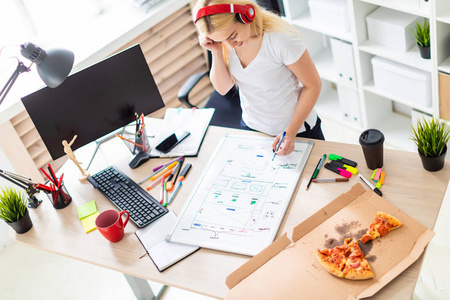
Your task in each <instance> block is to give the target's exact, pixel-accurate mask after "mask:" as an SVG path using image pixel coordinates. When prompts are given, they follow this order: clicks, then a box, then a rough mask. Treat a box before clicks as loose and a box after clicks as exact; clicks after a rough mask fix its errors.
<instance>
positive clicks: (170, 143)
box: [156, 130, 190, 153]
mask: <svg viewBox="0 0 450 300" xmlns="http://www.w3.org/2000/svg"><path fill="white" fill-rule="evenodd" d="M189 134H190V132H188V131H185V130H177V131H175V133H173V134H171V135H170V136H169V137H167V138H166V139H165V140H164V141H162V142H161V143H160V144H159V145H158V146H156V150H158V151H161V152H162V153H167V152H169V151H170V150H172V149H173V147H175V146H176V145H178V144H179V143H180V142H181V141H182V140H184V139H185V138H186V137H187V136H188V135H189Z"/></svg>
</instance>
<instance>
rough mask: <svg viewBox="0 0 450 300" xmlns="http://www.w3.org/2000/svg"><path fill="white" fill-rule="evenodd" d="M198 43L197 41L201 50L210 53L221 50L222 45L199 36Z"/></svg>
mask: <svg viewBox="0 0 450 300" xmlns="http://www.w3.org/2000/svg"><path fill="white" fill-rule="evenodd" d="M198 41H199V44H200V46H202V47H203V48H205V49H207V50H209V51H211V52H216V51H221V50H222V43H218V42H214V41H213V40H212V39H210V38H209V37H207V36H204V35H200V36H199V37H198Z"/></svg>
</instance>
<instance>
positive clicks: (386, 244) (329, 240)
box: [226, 183, 434, 300]
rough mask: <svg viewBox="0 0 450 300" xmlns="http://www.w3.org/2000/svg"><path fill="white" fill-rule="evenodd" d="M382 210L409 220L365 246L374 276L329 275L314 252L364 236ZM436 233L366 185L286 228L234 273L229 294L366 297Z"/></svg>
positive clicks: (241, 296)
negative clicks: (347, 276) (354, 278)
mask: <svg viewBox="0 0 450 300" xmlns="http://www.w3.org/2000/svg"><path fill="white" fill-rule="evenodd" d="M378 211H383V212H386V213H388V214H390V215H392V216H394V217H396V218H398V219H399V220H400V221H402V222H403V226H402V227H400V228H397V229H394V230H393V231H391V232H389V233H388V234H387V235H385V236H383V237H381V238H377V239H376V240H373V241H369V242H368V243H366V244H362V243H360V245H361V249H362V251H363V252H364V254H365V256H366V258H367V260H368V261H369V263H370V266H371V268H372V271H373V273H374V278H372V279H368V280H358V281H355V280H348V279H342V278H338V277H335V276H333V275H331V274H329V273H328V272H327V271H325V269H324V268H323V267H322V266H321V265H320V264H319V262H318V261H317V259H316V257H315V255H314V251H315V250H317V249H324V248H334V247H335V246H338V245H340V244H342V243H344V239H346V238H352V239H359V238H360V237H361V236H363V235H364V233H366V231H367V230H368V228H369V225H370V224H371V223H372V221H373V220H374V219H375V216H376V214H377V212H378ZM433 236H434V232H433V231H431V230H430V229H428V228H426V227H425V226H423V225H422V224H420V223H419V222H417V221H416V220H414V219H413V218H411V217H410V216H408V215H407V214H406V213H404V212H403V211H401V210H399V209H398V208H397V207H395V206H394V205H393V204H391V203H390V202H388V201H387V200H385V199H384V198H382V197H380V196H378V195H377V194H375V193H374V192H373V191H371V190H365V189H364V188H363V187H362V185H361V184H359V183H358V184H355V185H354V186H353V187H351V189H350V190H349V191H348V192H346V193H344V194H342V195H340V196H339V197H337V198H336V199H335V200H333V201H331V202H330V203H329V204H327V205H326V206H324V207H323V208H322V209H320V210H319V211H317V212H316V213H315V214H313V215H312V216H311V217H309V218H307V219H306V220H305V221H303V222H302V223H300V224H299V225H297V226H296V227H294V228H293V230H292V231H289V232H286V233H284V234H283V235H282V236H280V237H279V238H278V239H276V240H275V241H274V242H273V243H272V244H270V245H269V246H268V247H267V248H265V249H264V250H263V251H261V252H260V253H258V254H257V255H256V256H254V257H253V258H251V259H250V260H249V261H247V262H246V263H245V264H244V265H242V266H241V267H239V268H238V269H237V270H235V271H234V272H233V273H231V274H230V275H229V276H228V277H227V279H226V284H227V286H228V287H229V288H230V291H229V292H228V294H227V297H226V299H299V298H301V299H327V300H328V299H362V298H366V297H370V296H373V295H374V294H375V293H376V292H378V291H379V290H380V289H382V288H383V287H384V286H385V285H386V284H388V283H389V282H390V281H392V280H393V279H394V278H395V277H397V276H398V275H399V274H400V273H401V272H403V271H404V270H405V269H406V268H408V267H409V266H410V265H411V264H413V263H414V262H415V261H416V260H417V259H418V258H419V257H420V255H421V254H422V253H423V251H424V249H425V246H426V245H427V244H428V243H429V242H430V241H431V239H432V238H433Z"/></svg>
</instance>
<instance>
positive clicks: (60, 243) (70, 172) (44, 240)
mask: <svg viewBox="0 0 450 300" xmlns="http://www.w3.org/2000/svg"><path fill="white" fill-rule="evenodd" d="M226 133H233V134H241V135H255V134H257V135H260V134H259V133H255V132H250V131H241V130H233V129H228V128H220V127H210V128H209V129H208V132H207V134H206V137H205V140H204V142H203V145H202V147H201V151H200V153H199V156H198V157H195V158H187V162H190V163H192V164H193V167H192V169H191V171H190V173H189V174H188V176H187V178H186V180H185V182H184V184H183V187H182V188H181V189H180V191H179V193H178V195H177V197H176V198H175V200H174V202H173V203H172V205H171V207H170V209H171V210H173V211H175V212H176V213H178V212H179V211H180V210H181V208H182V206H183V204H184V201H185V200H186V199H187V197H188V195H189V193H190V191H191V188H192V187H193V186H194V184H195V182H196V180H197V178H198V177H199V176H200V174H201V172H202V170H203V166H205V165H206V163H207V162H208V160H209V157H210V155H211V154H212V152H213V151H214V149H215V147H216V145H217V143H218V142H219V140H220V139H221V137H222V136H223V135H224V134H226ZM80 150H81V151H77V153H76V156H77V158H78V159H79V160H80V161H85V162H87V161H89V158H90V155H91V153H92V148H91V149H90V148H89V147H87V148H86V149H80ZM324 153H325V154H330V153H334V154H338V155H341V156H344V157H346V158H350V159H352V160H355V161H357V162H358V168H359V171H360V173H361V174H362V175H363V176H365V177H367V178H368V177H370V175H371V174H372V171H371V170H369V169H368V168H367V167H366V164H365V161H364V157H363V153H362V150H361V147H360V146H358V145H349V144H340V143H332V142H323V141H315V146H314V147H313V150H312V153H311V155H310V158H309V160H308V162H307V164H306V166H305V169H304V171H303V174H302V176H301V178H300V183H304V181H307V180H309V178H310V176H311V174H312V173H313V170H314V168H315V167H316V164H317V162H318V161H319V159H320V158H321V157H322V155H323V154H324ZM131 158H132V155H131V153H130V152H129V151H128V149H127V147H126V146H125V145H124V144H123V142H122V141H121V140H119V139H112V140H110V141H108V142H106V143H104V144H103V145H102V146H101V147H100V149H99V151H98V153H97V155H96V157H95V159H94V161H93V163H92V165H91V168H90V170H89V171H90V173H91V174H94V173H96V172H98V171H100V170H102V169H104V168H106V167H107V166H110V165H115V166H117V167H118V168H119V169H120V170H122V171H123V172H124V173H126V174H127V175H128V176H130V177H131V178H132V179H134V180H135V181H139V180H140V179H141V178H143V177H145V176H147V175H148V174H149V173H151V170H152V169H153V168H154V167H156V166H158V165H160V164H161V163H163V162H167V161H169V159H152V160H150V161H148V162H147V163H145V164H144V165H142V166H141V167H139V168H138V169H135V170H132V169H130V168H129V167H128V162H129V161H130V160H131ZM383 170H385V171H386V183H385V185H383V187H382V191H383V197H384V198H385V199H386V200H388V201H390V202H392V203H393V204H394V205H396V206H397V207H399V208H400V209H402V210H403V211H404V212H406V213H407V214H409V215H410V216H412V217H413V218H415V219H416V220H418V221H419V222H421V223H422V224H423V225H425V226H427V227H429V228H433V227H434V224H435V221H436V218H437V215H438V212H439V208H440V206H441V203H442V199H443V197H444V193H445V190H446V187H447V184H448V181H449V177H450V167H449V164H448V163H446V165H445V167H444V169H443V170H441V171H439V172H435V173H431V172H427V171H425V170H424V169H423V168H422V165H421V162H420V158H419V156H418V154H416V153H409V152H403V151H396V150H385V151H384V167H383ZM60 172H64V173H65V176H64V180H65V184H66V186H67V188H68V190H69V193H70V194H71V195H72V197H73V202H72V203H71V204H70V205H69V206H68V207H66V208H64V209H62V210H55V209H54V208H53V207H52V206H51V204H50V202H49V200H48V199H45V201H44V203H43V204H42V205H41V206H40V207H39V208H38V209H36V210H32V211H31V218H32V220H33V225H34V226H33V228H32V229H31V230H30V231H29V232H28V233H26V234H23V235H18V234H17V235H16V234H15V232H13V231H12V230H11V235H12V238H13V239H14V240H16V241H18V242H20V243H23V244H26V245H29V246H33V247H37V248H39V249H43V250H47V251H50V252H53V253H56V254H60V255H64V256H68V257H72V258H75V259H78V260H81V261H85V262H88V263H92V264H95V265H99V266H102V267H105V268H109V269H113V270H116V271H120V272H123V273H125V274H129V275H132V276H136V277H140V278H144V279H148V280H151V281H155V282H160V283H164V284H166V285H169V286H174V287H178V288H182V289H185V290H189V291H193V292H196V293H200V294H204V295H207V296H211V297H216V298H224V297H225V296H226V294H227V291H228V288H227V286H226V285H225V278H226V276H227V275H228V274H230V273H231V272H233V271H234V270H235V269H237V268H238V267H239V266H241V265H242V264H243V263H244V262H246V261H247V260H248V259H249V257H248V256H243V255H237V254H232V253H225V252H221V251H214V250H209V249H201V250H200V251H198V252H196V253H195V254H193V255H191V256H189V257H188V258H186V259H184V260H183V261H181V262H179V263H177V264H176V265H175V266H173V267H171V268H169V269H168V270H166V271H164V272H163V273H159V272H158V270H157V269H156V267H155V266H154V265H153V263H152V262H151V260H150V259H149V258H148V257H144V258H142V259H139V257H140V256H141V255H142V254H144V252H145V251H144V248H143V247H142V245H141V244H140V243H139V241H138V239H137V238H136V236H135V234H134V232H135V231H136V230H137V227H135V226H134V224H132V223H131V222H130V223H129V225H128V226H127V227H126V230H125V237H124V238H123V240H122V241H120V242H118V243H115V244H113V243H109V242H108V241H107V240H106V239H104V238H103V237H102V236H101V235H100V233H99V232H98V231H97V230H95V231H93V232H91V233H89V234H86V233H85V232H84V230H83V228H82V226H81V223H80V221H79V220H78V218H77V210H76V207H77V206H79V205H82V204H84V203H86V202H89V201H91V200H95V201H96V203H97V208H98V210H99V211H100V212H101V211H104V210H106V209H111V208H113V207H114V206H113V205H112V204H111V203H110V202H109V201H108V200H107V199H105V197H103V196H102V195H101V194H100V192H98V191H97V190H95V189H94V188H93V187H92V186H91V184H89V183H84V184H82V183H80V182H79V181H78V179H77V177H78V175H79V171H78V169H77V168H76V166H75V165H74V164H73V163H72V162H71V161H68V162H67V163H66V164H65V165H64V166H63V168H62V169H61V170H60ZM325 172H329V171H328V170H327V171H325V170H324V169H322V171H321V174H319V177H321V175H322V176H323V175H324V173H325ZM330 174H332V173H330ZM330 174H326V175H330ZM332 177H333V176H332ZM355 183H361V180H360V179H359V177H357V176H352V178H351V179H350V181H349V182H345V183H339V184H322V185H319V184H317V185H312V186H311V188H310V190H311V189H321V191H320V193H321V195H323V197H325V199H327V200H328V201H331V200H333V199H334V198H336V197H337V196H338V195H340V194H341V193H343V192H346V191H347V190H348V189H349V188H350V187H351V186H353V185H354V184H355ZM143 186H144V187H145V186H146V184H144V185H143ZM299 187H300V184H299V185H298V187H297V189H296V192H295V193H294V196H293V199H292V201H291V203H290V205H289V207H288V210H287V213H286V216H285V218H284V220H283V222H282V224H281V227H280V230H279V232H278V235H277V237H278V236H279V235H280V234H282V233H284V232H286V231H287V230H290V229H292V228H293V227H294V226H295V225H297V224H298V223H300V222H301V221H302V220H304V219H305V218H306V217H308V216H309V215H311V214H313V213H314V212H315V211H317V210H318V209H320V207H315V206H318V205H315V204H314V201H313V199H312V201H311V205H310V206H309V207H308V208H305V207H300V206H299V205H295V199H296V198H297V197H299V195H300V194H301V196H302V197H307V195H308V192H309V191H308V192H307V191H300V190H299ZM151 193H152V194H153V196H155V197H158V195H159V189H155V190H153V191H151ZM45 197H46V196H45V195H44V198H45ZM322 199H323V198H322ZM422 260H423V259H422V258H420V259H419V260H418V261H417V262H416V263H414V264H413V265H412V266H411V267H409V268H408V269H407V270H406V271H404V272H403V273H402V274H400V276H398V277H397V278H396V279H394V280H393V281H392V282H391V283H390V284H388V285H387V286H386V287H385V288H384V289H382V290H381V291H380V292H378V293H377V294H376V296H375V297H373V298H372V299H410V298H411V296H412V293H413V290H414V286H415V283H416V281H417V278H418V275H419V271H420V267H421V264H422Z"/></svg>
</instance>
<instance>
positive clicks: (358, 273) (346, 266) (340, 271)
mask: <svg viewBox="0 0 450 300" xmlns="http://www.w3.org/2000/svg"><path fill="white" fill-rule="evenodd" d="M315 255H316V258H317V260H318V261H319V263H320V265H321V266H322V267H323V268H324V269H325V270H326V271H327V272H328V273H330V274H332V275H334V276H337V277H340V278H345V279H350V280H364V279H370V278H373V272H372V270H371V269H370V265H369V262H368V261H367V259H366V258H365V256H364V253H363V252H362V251H361V248H360V247H359V244H358V241H357V240H355V241H351V239H350V238H348V239H346V240H345V242H344V244H342V245H339V246H336V247H334V248H333V249H324V250H317V251H316V252H315Z"/></svg>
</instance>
